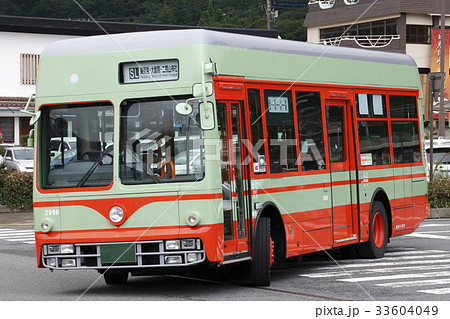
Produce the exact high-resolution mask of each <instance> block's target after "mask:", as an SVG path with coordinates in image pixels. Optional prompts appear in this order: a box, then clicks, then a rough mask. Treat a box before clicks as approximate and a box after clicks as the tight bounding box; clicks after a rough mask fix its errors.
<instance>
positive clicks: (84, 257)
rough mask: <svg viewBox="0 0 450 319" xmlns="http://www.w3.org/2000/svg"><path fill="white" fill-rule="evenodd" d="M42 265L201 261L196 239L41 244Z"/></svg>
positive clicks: (199, 243)
mask: <svg viewBox="0 0 450 319" xmlns="http://www.w3.org/2000/svg"><path fill="white" fill-rule="evenodd" d="M41 254H42V255H41V258H42V259H41V260H42V263H43V266H44V267H46V268H50V269H64V270H68V269H98V270H100V269H110V268H113V269H119V268H126V269H130V268H157V267H173V266H178V267H180V266H190V265H195V264H199V263H202V262H204V261H205V259H206V253H205V250H204V247H203V244H202V241H201V239H199V238H185V239H183V238H182V239H174V240H152V241H135V242H108V243H77V244H45V245H42V250H41Z"/></svg>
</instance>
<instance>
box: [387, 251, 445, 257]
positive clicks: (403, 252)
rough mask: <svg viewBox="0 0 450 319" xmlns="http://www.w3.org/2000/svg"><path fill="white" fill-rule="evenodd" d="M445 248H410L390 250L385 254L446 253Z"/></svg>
mask: <svg viewBox="0 0 450 319" xmlns="http://www.w3.org/2000/svg"><path fill="white" fill-rule="evenodd" d="M445 252H446V251H445V250H408V251H388V252H386V254H385V256H388V257H389V256H403V255H422V254H429V253H445Z"/></svg>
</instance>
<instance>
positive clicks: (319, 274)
mask: <svg viewBox="0 0 450 319" xmlns="http://www.w3.org/2000/svg"><path fill="white" fill-rule="evenodd" d="M448 268H450V265H449V264H444V265H436V266H429V265H424V266H404V267H389V268H377V269H356V270H346V271H345V272H344V271H331V272H315V273H309V274H301V275H299V276H301V277H308V278H330V277H342V276H347V275H348V274H351V275H353V274H368V275H370V274H374V273H390V272H398V271H420V270H439V269H448Z"/></svg>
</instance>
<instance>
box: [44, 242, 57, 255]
mask: <svg viewBox="0 0 450 319" xmlns="http://www.w3.org/2000/svg"><path fill="white" fill-rule="evenodd" d="M47 252H48V254H49V255H55V254H59V253H60V250H59V244H50V245H47Z"/></svg>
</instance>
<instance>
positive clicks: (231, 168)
mask: <svg viewBox="0 0 450 319" xmlns="http://www.w3.org/2000/svg"><path fill="white" fill-rule="evenodd" d="M241 106H242V104H241V103H240V102H239V101H218V102H217V118H218V128H219V134H220V143H221V154H220V165H221V175H222V194H223V219H224V253H225V259H224V260H225V262H227V261H234V260H237V259H241V258H248V257H249V256H250V255H249V249H248V229H249V227H248V223H249V220H250V215H249V214H250V213H249V203H248V198H247V197H248V195H249V191H248V187H247V185H248V184H247V181H248V179H247V174H248V167H247V166H248V164H246V163H245V162H244V159H245V158H246V150H245V147H244V144H243V138H242V137H243V132H244V125H245V124H244V123H245V121H244V120H243V117H242V109H241Z"/></svg>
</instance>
